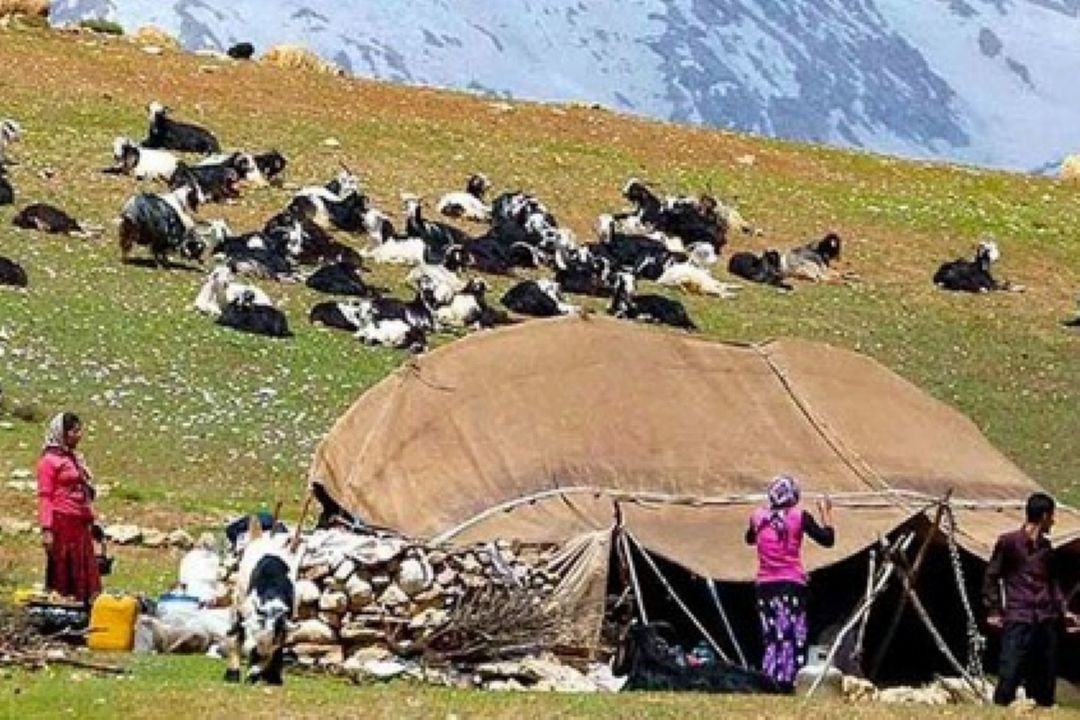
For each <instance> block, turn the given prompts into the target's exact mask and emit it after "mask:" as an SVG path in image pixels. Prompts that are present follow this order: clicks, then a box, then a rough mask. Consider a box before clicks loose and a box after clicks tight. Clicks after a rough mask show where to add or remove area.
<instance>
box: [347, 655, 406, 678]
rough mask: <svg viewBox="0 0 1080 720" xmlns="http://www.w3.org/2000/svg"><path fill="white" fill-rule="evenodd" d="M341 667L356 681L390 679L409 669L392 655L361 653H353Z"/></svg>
mask: <svg viewBox="0 0 1080 720" xmlns="http://www.w3.org/2000/svg"><path fill="white" fill-rule="evenodd" d="M341 669H342V670H344V671H345V672H346V674H348V675H349V677H351V678H352V679H353V680H355V681H360V680H363V679H365V678H373V679H375V680H390V679H391V678H395V677H397V676H398V675H401V674H402V673H403V672H405V671H406V670H408V669H409V666H408V665H406V664H405V663H403V662H401V661H400V660H397V659H395V658H391V657H383V658H364V657H363V656H360V655H353V656H352V657H350V658H349V659H348V660H346V661H345V664H344V665H342V668H341Z"/></svg>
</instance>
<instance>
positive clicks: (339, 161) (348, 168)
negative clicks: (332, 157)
mask: <svg viewBox="0 0 1080 720" xmlns="http://www.w3.org/2000/svg"><path fill="white" fill-rule="evenodd" d="M338 164H339V165H341V169H342V170H344V171H345V172H347V173H349V174H350V175H355V174H356V173H354V172H353V171H352V168H351V167H349V166H348V165H346V164H345V163H344V162H342V161H341V160H338Z"/></svg>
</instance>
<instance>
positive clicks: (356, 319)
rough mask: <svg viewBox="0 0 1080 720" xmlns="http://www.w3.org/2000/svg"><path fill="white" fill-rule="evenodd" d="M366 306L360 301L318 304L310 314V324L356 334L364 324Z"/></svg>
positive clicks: (331, 301) (332, 301)
mask: <svg viewBox="0 0 1080 720" xmlns="http://www.w3.org/2000/svg"><path fill="white" fill-rule="evenodd" d="M364 309H365V306H364V305H362V304H361V302H360V301H356V300H350V301H349V302H337V301H334V300H328V301H326V302H321V303H317V304H316V305H315V306H314V307H312V308H311V312H310V313H308V322H310V323H311V324H312V325H322V326H324V327H328V328H334V329H337V330H347V331H348V332H351V333H355V332H356V331H357V330H359V329H360V326H361V325H362V324H363V322H364V321H363V319H362V317H361V313H362V312H363V311H364Z"/></svg>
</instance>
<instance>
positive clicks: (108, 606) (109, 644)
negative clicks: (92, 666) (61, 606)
mask: <svg viewBox="0 0 1080 720" xmlns="http://www.w3.org/2000/svg"><path fill="white" fill-rule="evenodd" d="M138 617H139V601H138V600H136V599H135V598H134V597H132V596H130V595H109V594H107V593H102V594H101V595H98V596H97V599H96V600H94V604H93V606H91V608H90V629H89V631H88V632H87V638H86V646H87V647H89V648H90V649H91V650H119V651H121V652H130V651H131V646H132V645H133V644H134V642H135V620H136V619H137V618H138Z"/></svg>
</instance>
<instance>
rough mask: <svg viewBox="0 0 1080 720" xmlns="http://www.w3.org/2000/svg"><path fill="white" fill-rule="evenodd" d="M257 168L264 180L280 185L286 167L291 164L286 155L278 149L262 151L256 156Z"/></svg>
mask: <svg viewBox="0 0 1080 720" xmlns="http://www.w3.org/2000/svg"><path fill="white" fill-rule="evenodd" d="M254 160H255V168H256V170H258V173H259V175H260V176H262V180H263V181H265V182H266V183H267V184H269V185H280V184H281V183H282V180H283V179H284V175H285V168H286V166H287V165H288V164H289V163H288V161H287V160H286V159H285V156H284V155H282V154H281V153H279V152H278V151H277V150H271V151H270V152H265V153H260V154H259V155H256V156H255V157H254Z"/></svg>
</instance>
